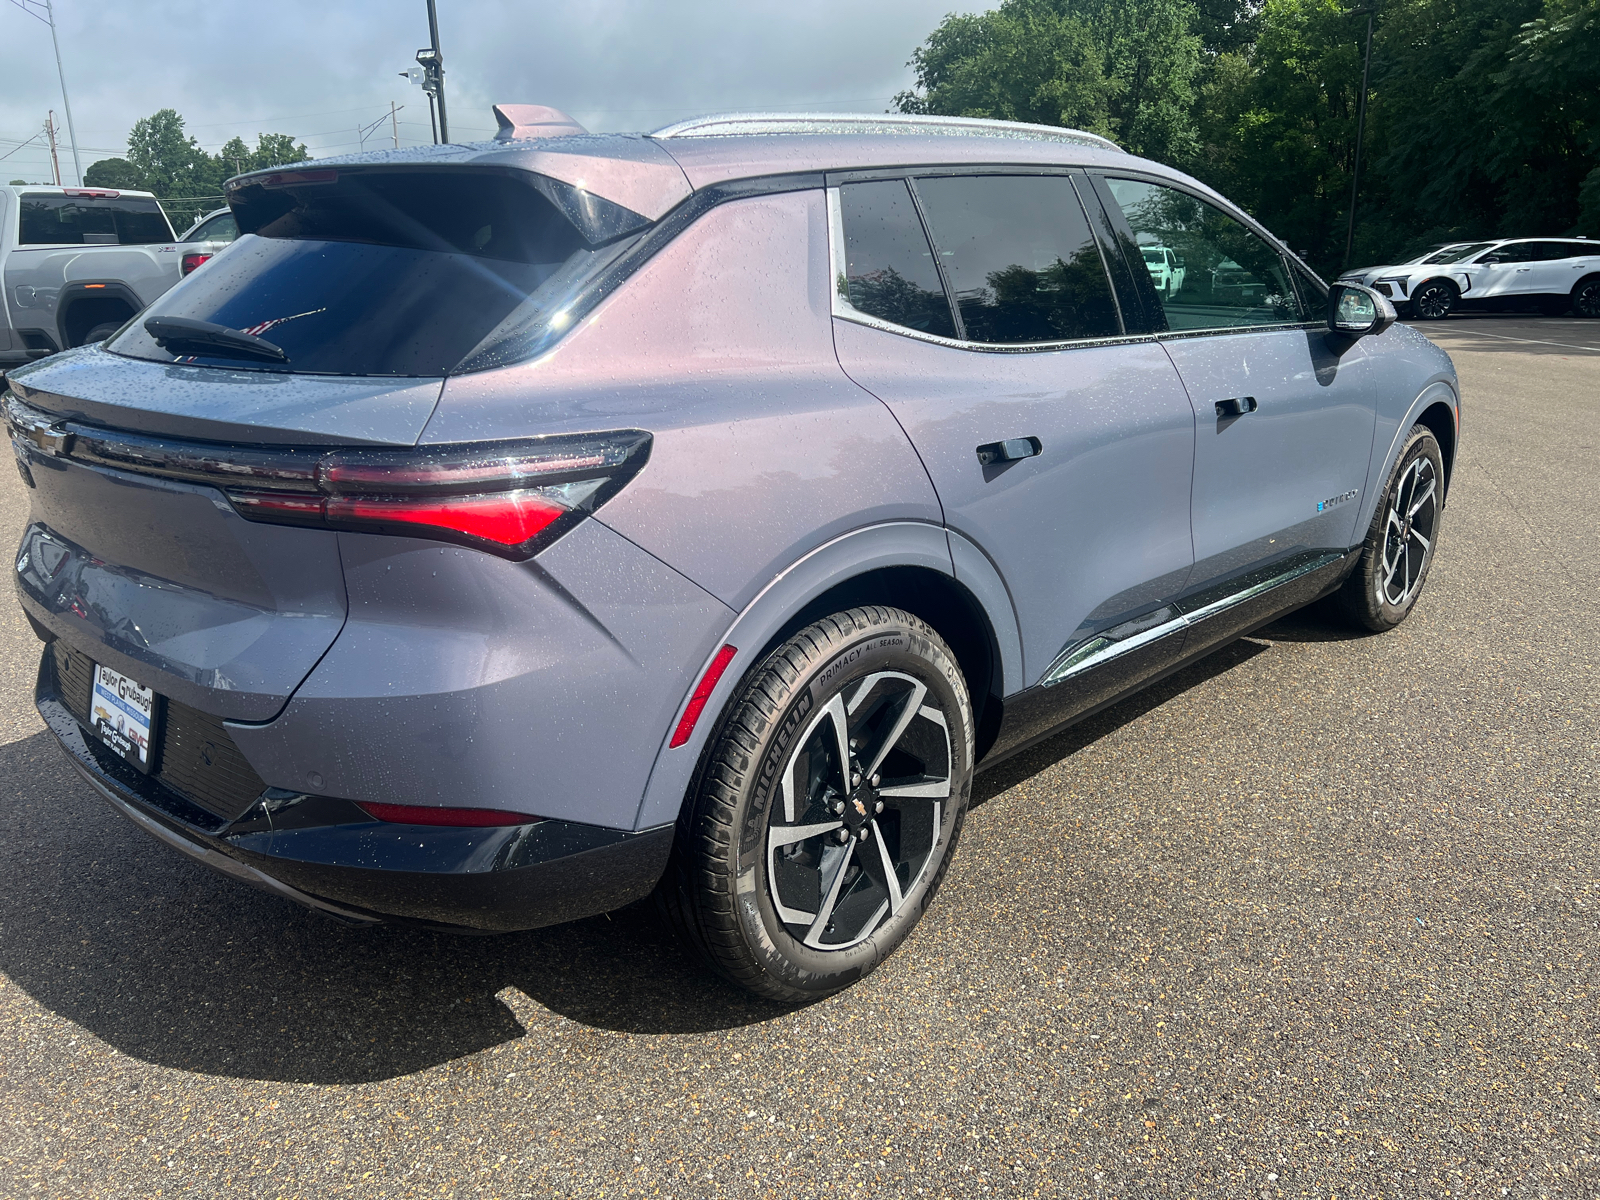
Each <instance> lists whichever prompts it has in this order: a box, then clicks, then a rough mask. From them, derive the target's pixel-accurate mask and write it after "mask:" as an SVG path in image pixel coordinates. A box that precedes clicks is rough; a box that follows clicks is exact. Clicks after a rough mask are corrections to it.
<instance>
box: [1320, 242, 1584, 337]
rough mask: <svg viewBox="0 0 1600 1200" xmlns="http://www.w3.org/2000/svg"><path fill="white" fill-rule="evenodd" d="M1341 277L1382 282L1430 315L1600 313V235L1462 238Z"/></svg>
mask: <svg viewBox="0 0 1600 1200" xmlns="http://www.w3.org/2000/svg"><path fill="white" fill-rule="evenodd" d="M1339 279H1340V280H1341V281H1342V282H1350V283H1361V284H1365V285H1366V286H1368V287H1371V288H1375V289H1376V290H1377V291H1379V292H1381V293H1383V294H1384V295H1385V296H1387V297H1389V299H1390V300H1392V301H1393V302H1394V304H1395V305H1396V307H1398V308H1399V309H1400V311H1401V312H1402V313H1403V314H1404V315H1406V316H1409V317H1416V318H1418V319H1420V320H1424V321H1439V320H1443V319H1444V318H1445V317H1448V316H1449V315H1450V314H1451V313H1452V312H1456V311H1457V310H1462V309H1512V310H1518V309H1520V310H1529V309H1533V310H1537V311H1539V312H1543V313H1545V314H1546V315H1548V316H1557V315H1559V314H1561V313H1564V312H1568V311H1571V312H1574V313H1576V314H1577V315H1578V316H1580V317H1591V318H1595V317H1600V241H1595V240H1593V239H1589V238H1494V239H1490V240H1485V241H1476V242H1455V243H1452V244H1450V245H1447V246H1443V247H1440V248H1438V249H1436V250H1434V251H1432V252H1431V253H1429V254H1426V255H1423V256H1422V257H1421V258H1420V259H1416V260H1414V261H1412V262H1408V263H1401V264H1397V265H1393V266H1382V267H1361V268H1359V269H1358V270H1354V271H1346V272H1345V273H1344V274H1343V275H1341V276H1339Z"/></svg>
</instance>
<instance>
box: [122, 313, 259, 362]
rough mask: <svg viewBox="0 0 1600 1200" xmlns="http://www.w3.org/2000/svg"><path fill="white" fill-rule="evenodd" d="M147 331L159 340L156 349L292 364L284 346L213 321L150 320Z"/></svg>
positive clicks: (182, 319) (166, 318)
mask: <svg viewBox="0 0 1600 1200" xmlns="http://www.w3.org/2000/svg"><path fill="white" fill-rule="evenodd" d="M144 328H145V332H146V333H148V334H149V335H150V336H151V337H153V338H155V340H156V345H158V346H160V347H161V348H162V349H163V350H172V351H174V352H176V353H180V354H204V355H209V356H211V357H215V358H254V359H258V360H260V361H263V362H278V363H286V362H288V361H289V356H288V355H287V354H285V353H284V352H283V347H282V346H279V345H276V344H275V343H273V342H269V341H267V339H266V338H259V337H256V335H255V334H253V333H244V332H242V331H240V330H238V329H229V328H228V327H227V326H226V325H217V324H215V323H213V322H211V321H196V320H195V319H194V318H192V317H150V318H148V319H147V320H146V321H145V323H144Z"/></svg>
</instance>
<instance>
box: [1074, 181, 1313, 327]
mask: <svg viewBox="0 0 1600 1200" xmlns="http://www.w3.org/2000/svg"><path fill="white" fill-rule="evenodd" d="M1106 184H1107V187H1108V189H1109V190H1110V192H1111V195H1112V197H1113V198H1114V199H1115V200H1116V202H1117V205H1118V207H1120V208H1121V209H1122V213H1123V216H1125V217H1126V218H1127V221H1128V225H1129V227H1130V228H1131V229H1132V230H1133V238H1134V241H1135V242H1136V243H1137V244H1138V246H1139V250H1140V253H1141V255H1142V256H1143V258H1144V265H1145V269H1146V270H1147V271H1148V272H1149V273H1150V281H1151V283H1152V284H1154V286H1155V290H1156V295H1157V296H1158V297H1159V298H1160V301H1161V307H1162V309H1163V310H1164V311H1165V313H1166V317H1167V328H1169V329H1173V330H1195V329H1227V328H1231V327H1234V326H1239V325H1283V324H1288V323H1292V322H1297V321H1302V320H1312V319H1315V318H1314V317H1311V316H1306V315H1304V314H1303V312H1302V310H1301V308H1300V306H1299V304H1298V303H1297V302H1296V299H1295V293H1294V289H1293V288H1292V287H1291V286H1290V284H1289V278H1288V276H1287V275H1286V274H1285V273H1284V268H1283V260H1282V258H1281V257H1279V255H1278V252H1277V251H1276V250H1275V249H1274V248H1273V247H1271V246H1269V245H1268V244H1267V243H1266V242H1264V241H1262V240H1261V239H1260V238H1259V237H1257V236H1256V235H1255V234H1254V233H1252V232H1251V231H1250V230H1248V229H1246V228H1245V227H1244V226H1243V225H1241V224H1240V223H1239V222H1238V221H1236V220H1234V219H1233V218H1232V217H1230V216H1228V215H1227V214H1226V213H1224V212H1223V211H1222V210H1221V209H1219V208H1216V207H1215V206H1213V205H1210V204H1207V203H1206V202H1205V201H1204V200H1201V199H1198V198H1197V197H1195V196H1191V195H1189V194H1188V193H1187V192H1180V191H1178V190H1177V189H1176V188H1168V187H1161V186H1160V185H1158V184H1154V183H1145V182H1144V181H1142V180H1138V179H1108V180H1106Z"/></svg>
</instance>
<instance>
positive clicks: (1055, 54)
mask: <svg viewBox="0 0 1600 1200" xmlns="http://www.w3.org/2000/svg"><path fill="white" fill-rule="evenodd" d="M1193 17H1194V8H1193V5H1192V4H1191V3H1190V0H1123V2H1120V3H1119V2H1118V0H1004V3H1002V4H1001V5H1000V7H999V8H998V9H995V10H993V11H991V12H987V13H981V14H977V15H966V16H956V15H952V16H949V17H946V18H945V19H944V21H943V22H942V23H941V24H940V26H939V27H938V28H937V29H935V30H934V31H933V33H932V34H930V35H929V37H928V39H927V41H925V42H924V43H923V44H922V45H921V46H919V47H918V48H917V49H916V51H915V52H914V53H913V55H912V59H911V63H910V65H911V66H912V68H913V69H914V70H915V71H916V74H917V85H916V87H915V88H914V89H913V90H912V91H910V92H905V93H902V94H901V95H900V96H897V97H896V105H897V107H898V108H899V109H900V111H902V112H920V113H937V114H941V115H945V116H964V117H993V118H999V119H1002V120H1011V121H1032V122H1036V123H1042V124H1049V125H1065V126H1070V127H1072V128H1077V129H1085V130H1088V131H1089V132H1091V133H1098V134H1101V135H1103V136H1106V137H1110V138H1113V139H1115V140H1116V141H1118V142H1119V143H1121V144H1122V145H1123V146H1125V147H1126V148H1127V149H1129V150H1132V151H1133V152H1134V153H1136V154H1144V155H1149V156H1151V157H1156V158H1163V159H1166V160H1167V161H1187V160H1188V159H1190V158H1191V157H1193V155H1194V152H1195V150H1196V148H1197V141H1196V138H1195V134H1194V121H1193V112H1192V110H1193V105H1194V99H1195V92H1194V82H1195V77H1196V75H1197V73H1198V71H1199V68H1200V40H1199V38H1197V37H1196V36H1195V35H1194V34H1193V33H1192V32H1191V31H1190V25H1191V23H1192V21H1193Z"/></svg>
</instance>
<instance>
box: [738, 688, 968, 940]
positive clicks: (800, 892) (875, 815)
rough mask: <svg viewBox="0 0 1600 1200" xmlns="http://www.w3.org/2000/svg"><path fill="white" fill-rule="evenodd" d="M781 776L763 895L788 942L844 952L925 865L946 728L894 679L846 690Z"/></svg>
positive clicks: (931, 849)
mask: <svg viewBox="0 0 1600 1200" xmlns="http://www.w3.org/2000/svg"><path fill="white" fill-rule="evenodd" d="M795 746H796V748H795V750H794V752H793V753H792V754H791V755H790V757H789V761H788V762H787V763H786V764H785V765H784V769H783V776H782V778H781V780H780V783H779V791H780V795H779V796H778V797H777V799H776V802H775V803H774V804H773V805H772V807H771V809H770V810H769V811H770V817H769V821H768V828H767V854H766V857H767V864H766V865H767V886H768V889H769V893H770V896H771V899H772V904H773V907H774V909H775V910H776V911H777V914H778V918H779V920H781V921H782V922H783V924H784V927H785V928H786V929H787V930H788V932H789V933H790V935H791V936H793V937H794V938H796V939H797V940H798V941H800V942H801V943H803V944H804V945H806V946H809V947H811V948H812V949H814V950H843V949H847V948H848V947H850V946H854V945H857V944H858V943H860V942H861V941H863V940H865V939H866V938H867V937H869V936H871V934H872V932H873V930H875V929H877V928H878V927H879V926H880V925H882V924H883V923H884V922H885V921H886V920H888V919H889V918H891V917H893V916H895V915H896V914H897V913H899V911H900V910H901V908H902V906H903V905H904V904H905V903H906V900H907V897H909V896H911V895H912V894H913V893H914V892H915V891H916V890H917V885H918V884H919V882H920V881H921V880H922V877H923V875H924V873H925V872H926V871H928V870H929V869H930V867H931V866H932V865H934V863H935V861H936V857H937V856H936V853H935V852H936V850H937V848H938V845H939V837H940V831H941V828H942V825H943V809H944V807H945V806H946V805H947V804H948V803H949V802H950V789H951V764H952V762H953V756H952V752H951V745H950V728H949V724H948V722H947V720H946V717H945V714H944V712H943V711H942V710H941V709H940V708H939V706H938V704H937V702H936V701H935V700H934V698H933V696H932V695H931V693H930V692H929V690H928V687H927V685H925V684H923V683H922V682H920V681H919V680H917V679H915V678H913V677H912V676H910V675H907V674H903V673H901V672H899V671H878V672H875V673H874V674H871V675H868V676H866V677H865V678H864V679H861V680H860V681H858V682H852V683H851V684H848V685H846V686H845V688H844V689H843V690H841V691H840V692H839V693H837V694H836V695H834V696H833V698H832V699H831V700H829V701H828V703H827V704H826V705H825V706H824V707H823V708H822V710H821V711H820V712H818V713H817V714H816V716H814V717H813V718H812V719H811V722H810V723H809V725H808V726H807V727H806V730H805V732H804V733H803V734H802V735H801V737H800V738H799V739H798V741H797V742H796V743H795Z"/></svg>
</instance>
